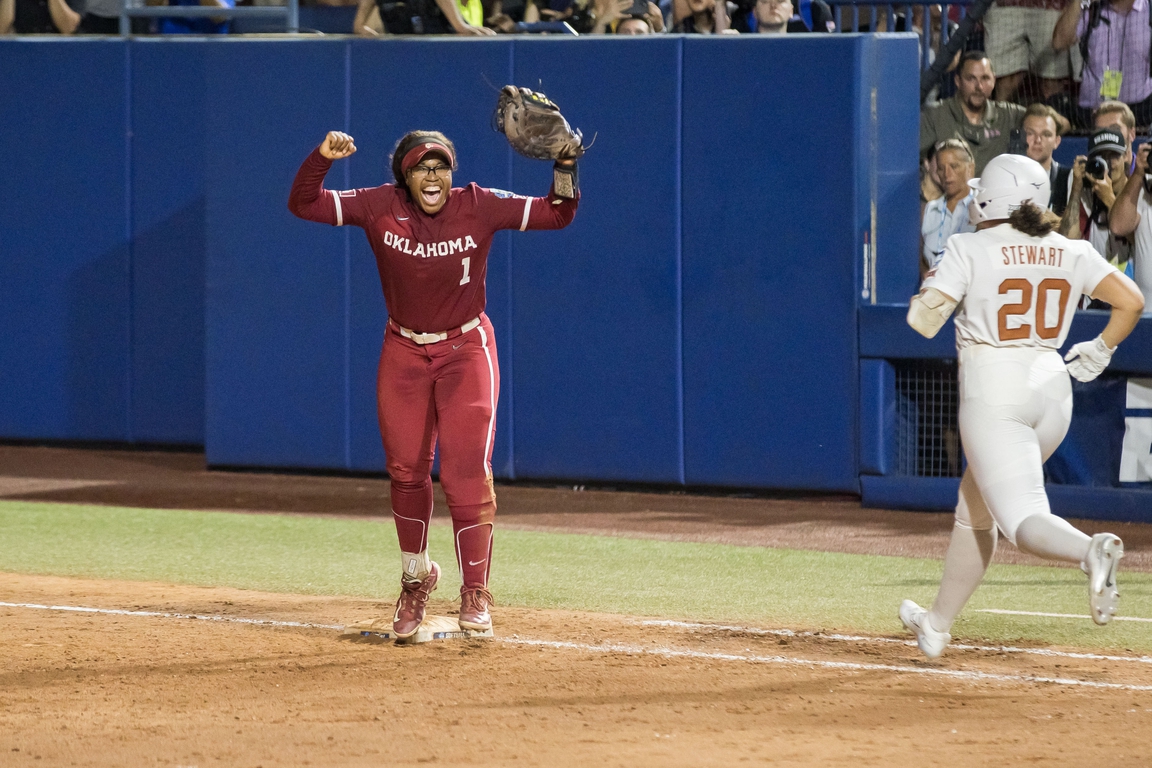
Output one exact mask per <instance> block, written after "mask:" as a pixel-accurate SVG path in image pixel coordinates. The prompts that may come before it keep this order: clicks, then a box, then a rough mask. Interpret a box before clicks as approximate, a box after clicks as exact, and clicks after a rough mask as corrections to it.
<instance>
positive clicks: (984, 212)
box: [900, 155, 1144, 659]
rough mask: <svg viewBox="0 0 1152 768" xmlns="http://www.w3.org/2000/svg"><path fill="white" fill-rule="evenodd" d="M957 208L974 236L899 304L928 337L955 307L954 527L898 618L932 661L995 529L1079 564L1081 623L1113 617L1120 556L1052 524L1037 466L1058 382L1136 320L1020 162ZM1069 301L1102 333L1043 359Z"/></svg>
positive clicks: (1064, 328)
mask: <svg viewBox="0 0 1152 768" xmlns="http://www.w3.org/2000/svg"><path fill="white" fill-rule="evenodd" d="M970 183H971V185H972V187H973V188H974V189H975V190H976V191H977V194H976V199H975V201H974V202H973V203H972V205H971V213H972V221H974V222H978V226H977V231H976V232H973V233H971V234H961V235H953V236H952V237H951V238H949V240H948V244H947V246H946V247H945V251H944V257H943V259H942V260H941V261H940V264H939V265H938V266H937V267H936V269H934V270H932V271H931V272H929V274H928V276H927V277H926V279H925V280H924V284H923V286H922V288H921V291H920V294H919V295H917V296H915V297H913V299H912V302H911V305H910V307H909V310H908V323H909V324H910V325H911V326H912V327H913V328H914V329H916V330H917V331H918V332H920V333H921V334H923V335H925V336H927V337H928V338H932V337H933V336H935V335H936V332H937V331H939V330H940V327H941V326H942V325H943V324H944V322H945V321H946V320H947V319H948V316H949V315H950V314H951V313H952V311H953V309H954V308H955V307H956V306H957V304H958V303H959V304H960V310H959V312H958V314H957V315H956V347H957V351H958V356H959V359H960V373H959V378H960V435H961V438H962V440H963V443H964V450H965V454H966V456H967V458H968V468H967V470H966V471H965V472H964V477H963V479H962V480H961V481H960V497H959V501H958V503H957V505H956V522H955V525H954V527H953V529H952V540H951V542H950V544H949V546H948V553H947V555H946V556H945V559H944V577H943V579H942V581H941V584H940V590H939V592H938V593H937V596H936V600H935V602H934V603H933V604H932V608H931V609H930V610H927V611H925V610H924V609H923V608H921V607H920V606H918V605H916V603H914V602H912V601H911V600H905V601H904V602H903V604H902V605H901V606H900V619H901V621H903V623H904V626H905V627H907V628H908V629H909V630H910V631H912V632H915V633H916V638H917V642H918V644H919V646H920V650H922V651H923V652H924V654H925V655H926V656H927V657H928V658H930V659H934V658H936V657H938V656H939V655H940V654H941V653H943V652H944V648H945V647H946V646H947V645H948V643H949V642H950V641H951V639H952V636H951V635H950V634H949V630H950V629H951V627H952V622H953V620H954V619H955V618H956V616H957V615H958V614H959V613H960V610H961V609H962V608H963V607H964V604H965V603H966V602H967V601H968V598H969V597H971V596H972V593H973V592H975V591H976V587H977V586H979V584H980V581H981V579H982V578H983V576H984V571H985V570H986V569H987V567H988V564H989V562H990V561H991V559H992V554H993V552H994V551H995V549H996V536H997V533H996V530H997V528H999V529H1000V530H1001V531H1003V533H1004V535H1005V536H1007V537H1008V539H1009V540H1010V541H1012V543H1013V544H1015V545H1016V546H1017V547H1019V548H1020V549H1021V550H1022V551H1024V552H1028V553H1031V554H1034V555H1038V556H1040V557H1044V558H1047V559H1050V560H1063V561H1067V562H1073V563H1078V564H1080V566H1081V568H1082V569H1083V570H1084V572H1085V573H1087V574H1088V579H1089V589H1088V602H1089V606H1090V608H1091V613H1092V618H1093V620H1095V622H1096V623H1097V624H1106V623H1108V621H1109V619H1111V618H1112V615H1113V614H1114V613H1115V611H1116V604H1117V600H1118V598H1119V593H1118V592H1117V590H1116V579H1115V577H1116V566H1117V562H1118V561H1119V559H1120V558H1121V557H1122V556H1123V555H1124V545H1123V543H1122V542H1121V541H1120V539H1119V538H1118V537H1117V536H1115V535H1114V534H1111V533H1100V534H1096V535H1095V536H1092V537H1091V538H1090V537H1088V536H1087V535H1086V534H1084V533H1081V532H1080V531H1078V530H1077V529H1075V528H1073V527H1072V526H1071V525H1070V524H1069V523H1068V522H1067V521H1066V520H1064V519H1062V518H1059V517H1056V516H1055V515H1053V514H1052V512H1051V510H1050V509H1049V506H1048V497H1047V495H1046V494H1045V492H1044V471H1043V464H1044V462H1045V461H1046V460H1047V459H1048V457H1049V456H1051V455H1052V452H1053V451H1055V450H1056V447H1057V446H1059V445H1060V442H1061V441H1062V440H1063V439H1064V435H1065V433H1066V432H1067V431H1068V425H1069V422H1070V421H1071V418H1072V387H1071V383H1070V381H1069V378H1068V377H1069V374H1071V375H1072V376H1074V377H1076V378H1077V379H1079V380H1080V381H1091V380H1092V379H1094V378H1096V377H1097V376H1098V375H1099V374H1100V372H1101V371H1103V370H1104V368H1105V366H1107V365H1108V362H1109V360H1110V359H1111V357H1112V353H1113V351H1114V350H1115V348H1116V345H1118V344H1119V343H1120V342H1121V341H1123V340H1124V339H1125V338H1126V337H1127V336H1128V334H1129V333H1131V331H1132V329H1133V328H1134V327H1135V326H1136V323H1137V321H1138V320H1139V318H1140V311H1141V310H1142V309H1143V306H1144V300H1143V297H1142V296H1141V294H1140V291H1139V289H1138V288H1137V287H1136V285H1135V283H1133V282H1132V281H1131V280H1129V279H1128V278H1127V277H1125V276H1124V275H1123V274H1122V273H1120V272H1119V271H1117V270H1116V268H1115V267H1113V266H1112V265H1110V264H1109V263H1108V262H1107V261H1105V260H1104V258H1103V257H1102V256H1100V254H1099V253H1097V252H1096V251H1095V250H1094V249H1093V248H1092V246H1091V244H1089V243H1088V242H1086V241H1084V240H1068V239H1067V238H1064V237H1062V236H1060V235H1058V234H1055V233H1054V228H1055V226H1056V225H1057V224H1058V223H1059V222H1058V220H1057V219H1056V217H1055V215H1054V214H1050V213H1046V212H1045V211H1044V209H1045V208H1047V206H1048V199H1049V195H1050V189H1049V181H1048V173H1047V172H1046V171H1045V170H1044V169H1043V168H1042V167H1041V166H1040V164H1039V163H1037V162H1036V161H1035V160H1031V159H1029V158H1027V157H1024V156H1021V155H1000V156H999V157H996V158H993V159H992V161H991V162H989V163H988V165H987V167H985V169H984V173H983V175H982V176H981V177H980V178H979V179H973V180H972V181H971V182H970ZM1081 294H1088V295H1090V296H1093V297H1094V298H1099V299H1103V300H1104V301H1106V302H1108V303H1109V304H1111V305H1112V316H1111V318H1110V320H1109V322H1108V325H1107V327H1106V328H1105V329H1104V331H1103V333H1101V334H1100V336H1098V337H1097V338H1096V339H1094V340H1092V341H1087V342H1082V343H1080V344H1076V345H1074V346H1073V347H1072V349H1071V350H1070V351H1069V352H1068V354H1067V355H1066V356H1065V358H1064V360H1067V361H1069V362H1068V363H1067V365H1065V362H1064V360H1061V359H1060V355H1059V353H1058V352H1057V350H1058V349H1059V348H1060V346H1061V344H1063V343H1064V339H1065V338H1066V337H1067V335H1068V329H1069V327H1070V326H1071V324H1072V317H1073V315H1074V314H1075V310H1076V304H1077V302H1078V300H1079V298H1080V296H1081Z"/></svg>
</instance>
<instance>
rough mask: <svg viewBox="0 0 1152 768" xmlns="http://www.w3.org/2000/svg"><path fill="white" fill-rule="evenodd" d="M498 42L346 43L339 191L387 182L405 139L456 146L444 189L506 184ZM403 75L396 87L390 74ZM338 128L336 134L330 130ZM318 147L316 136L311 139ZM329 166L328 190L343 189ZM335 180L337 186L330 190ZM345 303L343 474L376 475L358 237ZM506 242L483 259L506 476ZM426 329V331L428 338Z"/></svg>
mask: <svg viewBox="0 0 1152 768" xmlns="http://www.w3.org/2000/svg"><path fill="white" fill-rule="evenodd" d="M511 46H512V44H511V42H510V41H508V40H483V41H477V40H471V41H468V40H451V41H445V40H439V41H430V40H419V39H408V40H399V41H397V40H392V41H389V44H387V45H381V44H380V43H379V42H378V41H370V40H365V41H353V42H352V43H351V58H350V66H351V86H350V95H351V123H350V132H351V133H352V135H353V136H354V137H355V138H356V147H357V152H356V155H355V156H353V157H352V158H350V159H349V161H348V163H347V173H348V177H347V185H348V186H349V187H369V186H376V185H379V184H382V183H385V182H391V181H393V179H392V173H391V170H390V169H389V163H390V159H389V158H390V157H391V154H392V148H393V147H394V146H395V145H396V142H397V141H398V140H399V139H400V137H401V136H403V135H404V134H405V133H406V132H408V131H411V130H440V131H443V132H444V133H445V134H446V135H447V136H448V138H449V139H451V140H452V142H453V144H455V146H456V153H457V156H458V159H459V166H460V167H459V169H458V171H457V172H456V174H454V177H453V184H454V186H457V187H460V186H465V185H467V184H468V183H469V182H472V181H475V182H477V183H478V184H480V185H481V186H486V187H497V188H506V187H508V185H509V181H510V179H509V165H508V161H509V153H510V150H509V148H508V143H507V141H505V139H504V137H503V136H501V135H499V134H497V133H495V132H493V131H492V130H491V129H490V127H489V121H490V117H491V114H492V107H493V105H494V104H495V98H496V97H495V94H494V93H493V91H492V89H491V88H490V87H489V86H488V84H487V82H486V81H485V78H487V79H488V81H490V82H492V83H495V84H497V85H503V84H504V83H505V82H507V80H508V78H509V75H510V55H511ZM397 71H404V72H405V73H406V74H405V77H404V78H403V79H402V80H401V79H397V78H396V77H395V73H396V72H397ZM334 127H338V126H334ZM318 138H321V137H318ZM343 170H344V169H343V168H340V167H339V166H336V167H334V168H333V172H332V174H331V175H330V176H329V182H328V186H329V187H331V188H335V187H339V186H342V185H343V183H344V182H343V177H342V176H337V173H338V172H342V171H343ZM338 179H340V181H338ZM349 246H350V247H349V251H350V266H349V269H350V274H351V293H350V296H351V301H350V319H349V328H350V347H349V349H350V360H349V370H350V378H349V382H350V384H349V386H350V392H349V398H350V403H351V409H350V413H351V425H350V435H351V437H350V441H351V453H350V455H351V467H352V468H354V469H361V470H382V469H383V467H384V454H383V450H382V448H381V445H380V430H379V426H378V424H377V420H376V365H377V361H378V358H379V356H380V344H381V340H382V338H383V332H384V323H385V320H386V317H387V316H386V314H385V310H384V301H383V296H382V293H381V289H380V279H379V275H378V272H377V271H376V264H375V259H374V257H373V255H372V251H371V249H370V248H369V247H368V242H367V239H366V238H365V236H364V233H363V232H362V231H361V230H359V229H352V230H351V231H350V234H349ZM507 269H508V241H507V238H506V237H504V236H500V237H497V239H496V241H495V243H494V244H493V248H492V252H491V256H490V258H489V272H488V283H487V284H488V299H489V302H488V309H487V312H488V315H489V316H490V317H491V319H492V323H493V325H494V327H495V331H496V337H497V343H498V349H499V359H500V368H501V378H502V379H503V386H502V390H503V391H502V392H501V399H500V403H499V405H498V406H497V422H496V444H495V447H494V450H493V460H492V463H493V469H494V471H495V472H496V473H497V475H498V476H502V477H503V476H507V474H508V469H509V465H510V463H511V460H510V456H511V454H510V440H509V437H510V433H511V429H510V418H509V416H510V413H511V409H510V408H509V407H508V406H509V402H510V400H511V397H510V386H509V384H510V382H511V376H510V364H511V362H510V358H511V351H512V350H511V347H510V345H509V343H508V342H507V339H506V336H507V335H508V302H509V297H508V292H507ZM429 330H430V329H429Z"/></svg>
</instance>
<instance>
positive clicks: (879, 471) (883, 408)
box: [860, 360, 896, 475]
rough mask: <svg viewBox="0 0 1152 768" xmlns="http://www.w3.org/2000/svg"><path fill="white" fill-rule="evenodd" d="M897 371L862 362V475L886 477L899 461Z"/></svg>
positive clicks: (884, 364)
mask: <svg viewBox="0 0 1152 768" xmlns="http://www.w3.org/2000/svg"><path fill="white" fill-rule="evenodd" d="M895 426H896V370H895V368H893V367H892V363H890V362H888V361H887V360H861V361H860V474H862V475H886V474H888V472H889V470H891V469H892V465H893V464H894V463H895V460H896V429H895Z"/></svg>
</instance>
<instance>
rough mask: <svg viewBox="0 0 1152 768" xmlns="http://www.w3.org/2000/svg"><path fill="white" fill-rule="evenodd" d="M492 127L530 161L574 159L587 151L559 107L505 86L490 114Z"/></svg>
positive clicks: (535, 94)
mask: <svg viewBox="0 0 1152 768" xmlns="http://www.w3.org/2000/svg"><path fill="white" fill-rule="evenodd" d="M492 127H493V129H494V130H496V131H497V132H498V133H502V134H504V135H505V136H507V137H508V143H509V144H511V145H512V149H514V150H516V151H517V152H519V153H520V154H522V155H524V156H525V157H530V158H532V159H533V160H577V159H579V158H580V156H581V155H583V154H584V150H585V149H587V148H586V147H585V146H584V145H583V141H584V136H583V135H582V134H581V133H580V131H574V130H572V128H571V127H570V126H569V125H568V121H567V120H565V119H564V115H562V114H560V108H559V107H557V106H556V105H555V104H553V103H552V102H551V101H549V100H548V97H547V96H545V95H544V94H542V93H536V92H534V91H530V90H528V89H527V88H517V87H516V86H514V85H506V86H504V87H503V88H501V89H500V101H499V102H497V104H496V112H495V113H494V114H493V115H492Z"/></svg>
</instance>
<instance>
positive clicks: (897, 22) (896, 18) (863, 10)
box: [825, 0, 975, 69]
mask: <svg viewBox="0 0 1152 768" xmlns="http://www.w3.org/2000/svg"><path fill="white" fill-rule="evenodd" d="M825 2H827V3H828V5H830V6H831V7H832V13H833V15H834V16H835V19H836V29H838V30H839V31H841V32H916V33H917V34H918V35H920V68H921V69H927V68H928V67H929V66H931V64H932V61H933V60H934V58H935V56H936V54H937V53H938V52H939V51H940V50H941V49H943V48H944V46H945V45H947V44H948V40H949V38H950V37H951V36H952V34H953V32H954V31H955V27H956V25H958V24H959V22H960V21H962V20H963V19H964V17H965V16H966V15H967V13H968V8H969V6H971V5H972V4H973V3H974V2H975V0H953V2H950V3H944V4H940V3H886V2H878V1H877V0H825ZM925 18H927V19H928V20H929V23H928V24H925V23H924V19H925ZM909 20H911V23H909Z"/></svg>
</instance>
